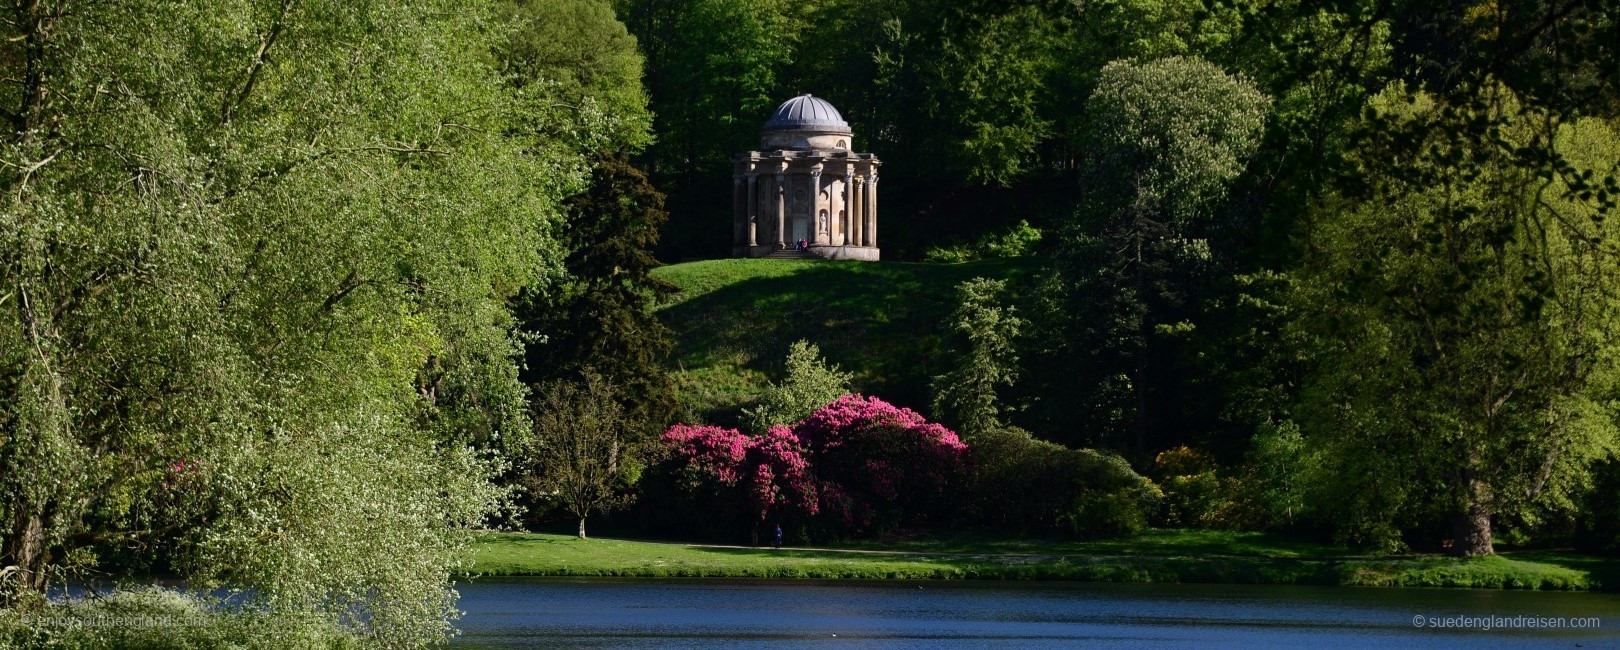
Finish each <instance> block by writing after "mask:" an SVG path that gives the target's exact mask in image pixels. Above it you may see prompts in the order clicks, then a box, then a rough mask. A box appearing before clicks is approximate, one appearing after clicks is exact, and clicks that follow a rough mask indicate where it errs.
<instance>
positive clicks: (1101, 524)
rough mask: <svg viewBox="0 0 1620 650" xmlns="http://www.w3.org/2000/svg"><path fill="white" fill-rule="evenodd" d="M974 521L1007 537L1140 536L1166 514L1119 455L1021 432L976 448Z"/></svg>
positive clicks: (979, 440) (990, 434)
mask: <svg viewBox="0 0 1620 650" xmlns="http://www.w3.org/2000/svg"><path fill="white" fill-rule="evenodd" d="M971 453H972V458H973V463H974V465H973V467H974V469H973V471H972V477H971V479H970V485H969V486H968V490H967V495H968V503H969V504H970V509H969V514H968V517H969V520H970V521H973V522H975V523H977V524H979V525H982V526H985V527H987V528H989V529H991V530H993V531H996V532H997V533H1000V534H1006V533H1015V534H1024V533H1030V532H1049V531H1064V532H1068V533H1071V534H1074V535H1077V536H1080V537H1099V536H1118V535H1134V534H1136V533H1139V532H1141V531H1142V530H1143V529H1144V528H1145V527H1146V526H1147V524H1148V518H1149V517H1150V516H1152V514H1153V513H1155V512H1157V511H1158V509H1159V498H1160V496H1161V495H1160V492H1159V489H1158V487H1156V486H1154V485H1153V483H1152V482H1151V481H1149V480H1147V479H1146V478H1143V477H1142V476H1141V475H1139V474H1137V473H1136V472H1135V471H1133V470H1132V469H1131V467H1130V465H1129V464H1128V463H1126V462H1125V461H1124V460H1123V459H1121V458H1119V457H1118V456H1115V455H1112V454H1107V453H1102V452H1096V451H1092V450H1089V449H1068V448H1066V447H1063V446H1062V445H1057V444H1053V443H1050V442H1046V441H1044V440H1036V439H1035V438H1034V437H1033V436H1031V435H1030V434H1029V432H1027V431H1024V430H1022V429H1018V428H998V429H991V430H987V431H983V432H980V433H979V434H978V435H976V436H975V437H974V438H973V440H972V441H971Z"/></svg>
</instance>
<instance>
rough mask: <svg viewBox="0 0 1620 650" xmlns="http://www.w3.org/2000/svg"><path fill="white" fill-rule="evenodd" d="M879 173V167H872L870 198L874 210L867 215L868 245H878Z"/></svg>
mask: <svg viewBox="0 0 1620 650" xmlns="http://www.w3.org/2000/svg"><path fill="white" fill-rule="evenodd" d="M877 187H878V175H877V168H876V167H873V168H872V196H871V198H869V199H868V201H870V202H871V205H872V212H871V213H869V214H867V215H866V241H867V242H869V243H868V244H867V246H877V245H878V243H877V219H878V191H877Z"/></svg>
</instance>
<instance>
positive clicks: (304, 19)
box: [0, 0, 584, 646]
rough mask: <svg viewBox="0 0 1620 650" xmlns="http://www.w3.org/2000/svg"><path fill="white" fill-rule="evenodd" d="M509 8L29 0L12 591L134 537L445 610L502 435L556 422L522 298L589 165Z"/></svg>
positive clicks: (12, 187) (209, 574) (1, 422)
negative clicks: (514, 312)
mask: <svg viewBox="0 0 1620 650" xmlns="http://www.w3.org/2000/svg"><path fill="white" fill-rule="evenodd" d="M491 9H492V8H491V7H490V6H488V5H487V4H484V3H477V2H475V3H471V4H469V3H443V2H426V3H423V2H412V3H397V2H370V3H349V2H329V1H321V0H315V1H298V2H294V1H290V0H275V1H248V2H211V1H196V2H180V3H171V4H168V5H165V7H164V8H163V10H161V11H156V10H153V8H152V7H148V6H141V5H131V4H118V3H112V4H87V5H77V4H74V5H72V6H70V4H69V3H65V2H49V1H47V2H32V3H24V4H19V5H16V6H15V7H13V8H11V9H9V10H8V12H9V13H8V15H9V16H11V19H9V20H7V21H6V22H5V24H4V25H3V26H0V32H3V36H4V38H3V39H0V66H4V68H5V70H6V75H5V76H6V77H7V78H8V79H11V80H13V81H11V82H7V83H5V84H0V117H3V119H5V120H6V121H7V122H8V125H9V127H10V128H8V129H6V132H5V134H4V135H0V190H3V193H0V307H3V308H4V309H3V311H0V566H4V567H6V569H7V571H6V573H7V575H8V579H7V580H8V581H7V582H6V583H5V584H4V587H5V598H6V601H7V602H10V603H13V604H26V603H28V602H37V594H39V593H41V591H42V590H43V589H44V588H45V587H46V586H47V584H48V582H49V581H50V580H52V579H53V578H57V577H63V576H65V575H69V576H70V575H72V574H71V573H70V572H71V570H73V569H74V568H75V567H79V568H83V567H89V566H94V565H96V564H97V563H98V561H99V560H98V558H101V559H106V558H120V557H121V558H125V559H128V558H136V559H138V560H144V563H143V564H141V565H137V566H121V565H116V564H115V565H103V568H104V569H105V570H113V571H123V570H128V571H142V570H144V569H145V568H146V565H149V564H151V563H153V562H154V561H155V562H158V563H159V568H169V569H173V570H176V571H178V572H180V573H181V575H183V576H185V577H187V578H189V579H191V580H193V581H195V584H201V585H208V584H221V583H223V584H234V585H242V586H247V587H251V588H252V589H251V591H250V592H248V593H250V594H251V595H252V597H253V598H254V599H255V600H256V601H257V602H259V603H261V604H264V605H266V606H269V607H273V608H294V609H305V610H311V609H312V610H317V611H320V612H324V613H325V614H326V615H329V616H333V617H337V618H338V619H339V620H342V621H345V622H347V623H349V624H351V625H353V626H356V627H358V628H361V629H363V630H366V631H368V632H369V633H370V634H371V635H372V636H373V637H374V638H375V639H376V640H377V641H379V642H380V643H383V644H385V645H391V646H404V645H416V644H425V643H430V642H435V641H438V640H441V639H442V638H443V636H444V635H445V634H446V632H447V631H448V625H449V624H448V621H447V618H448V617H450V616H451V615H453V613H454V611H455V610H454V592H453V591H452V590H451V588H450V583H449V576H450V572H451V571H452V570H453V569H454V567H455V566H457V565H458V563H459V562H460V561H461V560H460V558H461V557H463V554H462V550H461V549H462V547H463V544H464V543H465V541H466V540H467V539H468V537H467V535H468V529H469V528H470V527H471V526H473V525H477V524H480V523H481V521H482V518H483V517H484V516H485V515H486V513H488V512H489V508H490V507H491V505H492V502H493V501H494V500H495V499H496V498H497V497H498V494H497V493H496V492H495V491H494V490H492V489H491V488H489V487H488V486H489V484H488V482H487V477H488V476H489V475H490V473H491V469H492V468H491V467H490V464H489V463H488V462H487V460H486V459H485V458H484V457H483V456H481V455H479V454H477V453H475V452H474V451H473V450H472V446H471V445H473V444H477V443H478V441H479V440H488V439H491V438H495V437H499V436H501V435H503V434H507V433H518V432H521V431H522V430H524V429H526V427H514V426H513V423H518V424H522V423H523V422H524V418H523V416H522V388H521V385H520V384H518V383H517V380H516V367H515V366H516V364H515V363H514V354H513V353H514V346H513V344H512V341H511V339H510V338H509V328H510V326H511V325H512V322H511V318H510V316H509V315H508V313H507V311H506V308H505V307H506V302H507V300H508V298H509V297H510V295H511V294H513V293H514V292H516V291H517V290H518V289H519V288H520V287H525V286H534V285H538V284H541V283H543V282H545V281H547V280H549V279H555V278H556V277H557V276H558V274H559V271H560V261H561V255H560V247H559V246H558V245H557V244H556V242H555V241H554V240H553V238H552V237H551V236H550V235H549V234H548V233H550V232H551V231H552V230H553V229H554V227H555V221H556V220H557V218H558V217H559V215H560V209H559V205H558V203H559V201H560V197H561V195H562V192H563V190H564V189H565V188H567V187H570V186H572V187H581V186H583V182H582V181H583V180H584V179H583V178H582V177H581V176H580V175H579V174H578V173H577V172H575V171H573V170H575V169H578V166H577V164H576V163H573V162H571V161H566V160H564V159H563V157H561V156H560V155H544V156H542V155H536V153H535V152H539V151H541V150H542V147H539V146H538V144H539V143H540V142H541V139H540V138H541V136H540V135H539V134H535V133H529V132H525V131H524V130H523V129H522V128H521V127H520V126H518V124H519V121H518V120H516V119H515V118H514V115H513V112H514V110H515V108H516V107H517V106H519V103H518V101H517V100H516V99H515V98H514V97H513V96H512V94H511V93H510V87H509V86H508V85H507V84H503V83H502V80H501V76H500V75H499V73H498V71H497V70H495V69H494V67H493V65H492V64H491V60H490V57H489V52H491V50H492V49H493V48H494V47H495V45H496V42H495V40H494V39H496V38H497V36H498V35H497V34H496V33H493V32H492V31H491V30H490V29H488V28H487V25H488V24H489V22H488V20H487V19H488V18H489V17H491V16H492V15H493V13H492V11H491ZM497 31H498V30H497ZM534 179H547V180H548V182H547V183H535V182H533V181H534ZM130 550H137V551H139V552H129V551H130ZM30 594H34V596H30Z"/></svg>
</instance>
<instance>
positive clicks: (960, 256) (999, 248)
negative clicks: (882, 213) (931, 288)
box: [923, 219, 1041, 264]
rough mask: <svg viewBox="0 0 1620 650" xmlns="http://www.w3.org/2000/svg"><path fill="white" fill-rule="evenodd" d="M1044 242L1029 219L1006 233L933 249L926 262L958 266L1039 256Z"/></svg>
mask: <svg viewBox="0 0 1620 650" xmlns="http://www.w3.org/2000/svg"><path fill="white" fill-rule="evenodd" d="M1040 243H1041V231H1040V229H1039V228H1035V227H1032V226H1030V225H1029V221H1027V220H1024V219H1019V220H1018V223H1017V224H1015V225H1014V226H1012V227H1011V228H1009V229H1008V230H1007V231H1006V232H1002V233H999V234H998V233H994V232H987V233H985V234H983V235H980V236H979V238H978V239H977V240H975V241H974V242H973V243H971V244H955V245H950V246H934V247H930V248H929V249H928V251H927V252H926V253H925V254H924V255H923V259H926V260H927V261H930V262H943V263H946V264H954V263H957V262H970V261H973V260H982V259H988V258H996V257H1021V256H1024V255H1033V254H1035V252H1036V248H1037V247H1038V246H1040Z"/></svg>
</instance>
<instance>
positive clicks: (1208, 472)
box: [1153, 445, 1239, 528]
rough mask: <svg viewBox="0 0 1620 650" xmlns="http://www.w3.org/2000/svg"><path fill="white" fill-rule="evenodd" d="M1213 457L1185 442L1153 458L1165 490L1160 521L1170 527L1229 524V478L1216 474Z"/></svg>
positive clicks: (1230, 481)
mask: <svg viewBox="0 0 1620 650" xmlns="http://www.w3.org/2000/svg"><path fill="white" fill-rule="evenodd" d="M1216 469H1217V466H1216V463H1215V459H1214V458H1211V457H1210V456H1209V455H1208V454H1205V453H1203V452H1200V451H1197V450H1195V449H1192V448H1190V447H1187V446H1185V445H1183V446H1180V447H1176V448H1174V449H1168V450H1165V451H1162V452H1159V454H1158V455H1157V456H1155V457H1154V458H1153V470H1154V472H1153V473H1154V477H1155V478H1156V479H1157V480H1158V484H1159V488H1160V489H1161V490H1163V491H1164V509H1163V511H1162V514H1161V515H1160V516H1161V518H1162V521H1163V524H1164V525H1166V526H1171V527H1190V528H1193V527H1196V528H1220V527H1227V526H1228V525H1230V522H1229V521H1228V518H1229V517H1230V514H1231V511H1232V509H1233V507H1234V504H1233V501H1232V499H1233V497H1234V496H1235V493H1237V492H1239V491H1238V490H1236V489H1234V488H1235V487H1236V484H1235V483H1234V482H1233V481H1232V480H1230V479H1223V478H1222V477H1220V476H1218V475H1217V474H1216Z"/></svg>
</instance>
